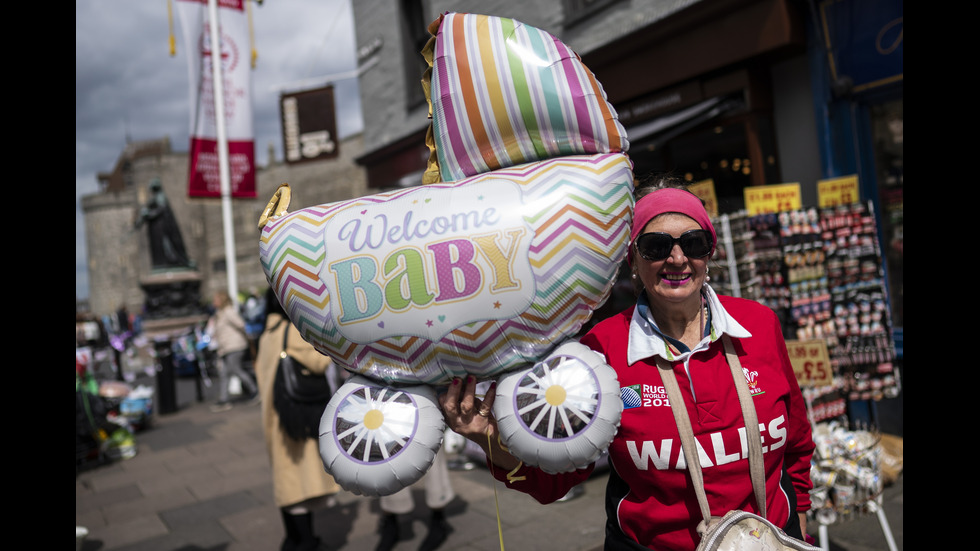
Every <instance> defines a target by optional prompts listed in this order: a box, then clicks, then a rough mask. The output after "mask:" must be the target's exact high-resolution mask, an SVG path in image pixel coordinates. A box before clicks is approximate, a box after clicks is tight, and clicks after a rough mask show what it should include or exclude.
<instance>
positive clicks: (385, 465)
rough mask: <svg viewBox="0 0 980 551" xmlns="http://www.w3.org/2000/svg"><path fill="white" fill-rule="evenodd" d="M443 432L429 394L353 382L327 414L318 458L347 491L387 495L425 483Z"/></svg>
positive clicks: (337, 396)
mask: <svg viewBox="0 0 980 551" xmlns="http://www.w3.org/2000/svg"><path fill="white" fill-rule="evenodd" d="M444 430H445V421H444V420H443V417H442V412H441V411H440V410H439V407H438V405H437V403H436V398H435V394H434V392H433V391H432V390H431V389H430V388H428V387H409V388H393V387H388V386H383V385H381V384H378V383H373V382H371V381H368V380H367V379H363V378H360V377H352V378H351V379H350V380H348V381H347V382H346V383H344V385H343V386H341V388H340V389H339V390H338V392H337V393H336V394H335V395H334V397H333V398H332V399H331V400H330V403H329V404H328V405H327V408H326V410H325V411H324V413H323V418H322V419H321V421H320V455H321V458H322V459H323V464H324V467H325V468H326V470H327V472H328V473H330V474H331V475H332V476H333V477H334V479H335V480H336V481H337V483H338V484H340V485H341V486H342V487H343V488H344V489H346V490H348V491H350V492H352V493H355V494H360V495H371V496H381V495H389V494H392V493H395V492H397V491H398V490H400V489H402V488H404V487H406V486H409V485H411V484H412V483H414V482H416V481H417V480H419V479H420V478H422V476H423V475H424V474H425V473H426V471H427V470H428V467H429V466H431V464H432V459H433V458H434V457H435V453H436V451H438V449H439V446H440V445H441V442H442V434H443V431H444Z"/></svg>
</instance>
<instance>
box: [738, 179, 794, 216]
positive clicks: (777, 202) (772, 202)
mask: <svg viewBox="0 0 980 551" xmlns="http://www.w3.org/2000/svg"><path fill="white" fill-rule="evenodd" d="M744 194H745V209H746V210H747V211H748V212H749V215H750V216H754V215H756V214H770V213H775V212H785V211H790V210H797V209H800V208H802V207H803V200H802V199H801V194H800V184H799V183H794V184H776V185H771V186H750V187H747V188H745V191H744Z"/></svg>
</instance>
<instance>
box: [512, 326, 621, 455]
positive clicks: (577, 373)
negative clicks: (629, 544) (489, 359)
mask: <svg viewBox="0 0 980 551" xmlns="http://www.w3.org/2000/svg"><path fill="white" fill-rule="evenodd" d="M498 387H499V389H498V399H499V398H501V397H503V398H504V399H503V400H498V401H497V402H496V403H495V406H496V407H495V408H494V414H495V415H496V416H497V419H498V427H500V430H501V439H502V441H504V443H505V445H507V446H508V447H509V448H510V449H511V452H513V453H514V454H515V455H516V456H517V457H519V458H520V459H521V460H523V461H524V462H525V463H527V464H529V465H536V466H539V467H541V468H542V469H544V470H546V471H549V472H567V471H571V470H575V469H577V468H582V467H585V466H587V465H588V464H590V463H592V462H593V461H595V460H596V459H598V457H599V455H601V453H602V452H603V451H604V450H605V449H606V448H607V447H608V445H609V443H610V442H611V441H612V437H613V436H614V435H615V434H616V429H617V427H618V426H619V420H620V417H621V414H622V406H623V405H622V400H621V399H620V392H619V383H618V381H617V379H616V374H615V371H613V369H612V368H611V367H609V366H608V365H606V364H605V363H604V362H603V361H602V358H601V357H600V356H599V355H598V354H596V353H594V352H592V351H591V350H590V349H588V348H587V347H585V346H584V345H581V344H578V343H570V344H566V345H563V346H562V347H560V348H559V349H558V350H557V351H556V352H555V354H553V355H552V356H551V357H549V358H547V359H545V360H544V361H542V362H540V363H538V364H536V365H535V366H534V367H532V368H530V369H529V370H525V371H523V372H520V373H516V374H512V375H507V376H504V377H503V378H501V380H500V382H499V383H498ZM504 404H510V406H509V407H508V406H505V405H504ZM508 410H509V411H508Z"/></svg>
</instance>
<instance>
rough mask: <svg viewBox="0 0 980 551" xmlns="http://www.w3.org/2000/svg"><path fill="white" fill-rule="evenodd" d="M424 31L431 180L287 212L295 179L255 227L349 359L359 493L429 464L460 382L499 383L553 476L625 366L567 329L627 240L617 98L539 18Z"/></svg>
mask: <svg viewBox="0 0 980 551" xmlns="http://www.w3.org/2000/svg"><path fill="white" fill-rule="evenodd" d="M429 30H430V32H431V33H432V35H433V37H432V39H431V40H430V41H429V44H428V45H427V46H426V48H425V50H424V51H423V55H424V56H425V58H426V60H427V61H428V62H429V65H430V69H429V71H427V73H426V78H425V80H424V81H423V82H424V84H426V86H425V89H426V93H427V96H428V98H429V104H430V108H431V119H432V123H431V126H430V130H429V135H428V137H427V144H428V145H429V148H430V151H431V155H430V159H429V166H428V170H427V171H426V173H425V175H424V176H423V180H422V182H421V183H422V184H423V185H419V186H415V187H412V188H407V189H400V190H397V191H391V192H385V193H379V194H376V195H371V196H366V197H360V198H356V199H351V200H348V201H342V202H337V203H330V204H324V205H317V206H312V207H306V208H303V209H300V210H297V211H294V212H289V211H288V209H287V207H288V205H289V195H290V193H289V187H288V184H284V185H282V186H280V188H279V189H278V190H277V191H276V193H275V195H274V196H273V198H272V199H271V200H270V202H269V204H268V206H267V207H266V209H265V212H263V215H262V219H261V220H260V223H259V227H260V229H261V238H260V244H259V249H260V258H261V262H262V266H263V269H264V271H265V274H266V277H267V279H268V281H269V283H270V285H271V287H272V288H273V289H274V290H275V293H276V295H277V296H278V297H279V300H280V302H281V303H282V305H283V307H284V308H285V310H286V312H287V313H288V315H289V318H290V320H291V321H292V322H293V323H294V324H295V325H296V326H297V328H298V329H299V330H300V332H301V333H302V335H303V337H304V338H305V339H306V340H307V341H309V342H310V343H311V344H312V345H313V346H314V347H316V349H317V350H319V351H320V352H321V353H324V354H327V355H329V356H330V357H331V358H333V360H334V361H335V363H336V364H337V365H339V366H340V367H342V368H344V369H345V370H347V371H348V372H349V373H350V377H349V378H348V379H347V381H346V382H345V383H344V384H343V385H342V386H341V387H340V388H339V389H338V390H337V392H336V393H335V394H334V396H333V398H332V399H331V400H330V403H329V404H328V405H327V407H326V409H325V411H324V413H323V417H322V420H321V423H320V453H321V458H322V459H323V463H324V467H325V468H326V470H327V471H328V472H329V473H330V474H331V475H333V476H334V478H335V479H336V480H337V482H338V483H339V484H340V485H341V486H343V487H344V488H345V489H347V490H348V491H350V492H352V493H355V494H361V495H370V496H379V495H388V494H392V493H394V492H396V491H398V490H400V489H402V488H404V487H406V486H409V485H411V484H412V483H414V482H415V481H417V480H419V479H420V478H421V477H422V476H423V475H424V474H425V472H426V471H427V470H428V468H429V466H430V465H431V462H432V460H433V458H434V456H435V454H436V452H437V451H438V450H439V448H440V446H441V441H442V437H443V433H444V430H445V422H444V421H443V418H442V412H441V411H440V409H439V406H438V400H437V396H438V392H440V388H441V387H445V385H447V384H449V383H450V382H451V381H452V379H453V378H454V377H465V376H466V375H473V376H475V377H477V379H478V380H479V381H490V380H495V381H497V400H496V401H495V404H494V416H495V417H496V419H497V420H498V426H499V428H500V431H501V441H502V443H503V444H504V445H506V446H507V447H508V448H509V449H510V450H511V452H512V453H513V454H514V455H515V456H517V457H518V458H520V459H522V460H523V461H524V462H525V463H526V464H529V465H536V466H539V467H540V468H542V469H544V470H546V471H549V472H565V471H570V470H573V469H576V468H580V467H584V466H586V465H588V464H589V463H591V462H593V461H595V460H596V459H597V458H598V457H599V456H600V455H601V453H602V452H603V451H604V450H605V449H606V448H607V447H608V445H609V443H610V442H611V440H612V438H613V436H614V435H615V433H616V430H617V428H618V426H619V419H620V415H621V413H622V409H623V405H622V399H621V398H620V389H619V384H618V381H617V380H616V374H615V372H614V371H613V370H612V368H610V367H609V366H608V365H607V364H606V363H605V360H604V358H602V357H601V356H600V355H599V354H597V353H595V352H593V351H592V350H590V349H589V348H587V347H585V346H584V345H582V344H580V343H578V342H577V341H576V340H575V335H576V334H577V333H578V331H579V330H580V329H581V328H582V326H583V325H584V323H585V322H586V321H588V319H589V318H590V316H591V315H592V312H594V311H595V309H596V308H598V307H599V306H601V305H602V303H603V302H604V301H605V300H606V299H607V298H608V296H609V293H610V292H611V289H612V285H613V283H614V282H615V279H616V275H617V273H618V270H619V264H620V262H621V261H622V259H623V258H624V256H625V252H626V247H627V246H628V241H629V224H630V221H631V217H632V209H633V196H632V190H633V173H632V163H631V162H630V160H629V158H628V157H627V155H626V151H627V150H628V142H627V140H626V137H625V132H624V130H623V127H622V125H621V124H620V123H619V121H618V119H617V117H616V113H615V111H614V110H613V108H612V106H611V105H610V104H609V103H608V102H607V101H606V98H605V93H604V92H603V91H602V88H601V86H600V85H599V83H598V82H597V81H596V79H595V77H594V75H593V74H592V73H591V72H590V71H589V70H588V69H587V68H586V67H585V65H584V64H583V63H582V62H581V60H580V59H579V57H578V56H577V55H576V54H575V53H574V52H572V51H571V50H570V49H568V48H567V47H566V46H565V45H564V44H562V43H561V41H560V40H558V39H557V38H555V37H553V36H551V35H549V34H548V33H546V32H544V31H542V30H539V29H536V28H533V27H530V26H527V25H524V24H522V23H520V22H518V21H515V20H512V19H505V18H499V17H491V16H483V15H473V14H457V13H447V14H444V15H443V16H441V17H440V18H439V19H437V20H436V21H434V22H433V23H432V24H431V25H430V26H429Z"/></svg>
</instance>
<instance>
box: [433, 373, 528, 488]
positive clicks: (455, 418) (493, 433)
mask: <svg viewBox="0 0 980 551" xmlns="http://www.w3.org/2000/svg"><path fill="white" fill-rule="evenodd" d="M496 397H497V383H496V382H494V383H491V384H490V388H489V389H488V390H487V393H486V394H485V395H484V396H483V398H482V399H481V398H478V397H477V395H476V377H474V376H473V375H467V376H466V379H465V380H460V379H459V378H455V379H453V381H452V383H450V385H449V390H447V391H446V392H445V393H442V394H440V395H439V406H440V407H441V408H442V415H443V417H444V418H445V420H446V425H447V426H448V427H449V428H450V429H451V430H452V431H453V432H455V433H457V434H459V435H460V436H463V437H464V438H466V439H467V440H471V441H473V442H475V443H476V444H477V445H478V446H480V448H481V449H482V450H483V453H485V454H487V457H490V458H492V460H493V464H494V465H496V466H498V467H500V468H503V469H507V470H511V469H514V468H516V467H517V466H518V465H520V463H521V462H520V460H519V459H517V458H515V457H514V456H512V455H511V454H510V453H509V452H508V450H506V449H505V448H504V447H503V445H502V444H501V443H500V439H499V434H500V431H499V430H498V429H497V420H496V419H495V418H494V416H493V402H494V400H495V399H496Z"/></svg>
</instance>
